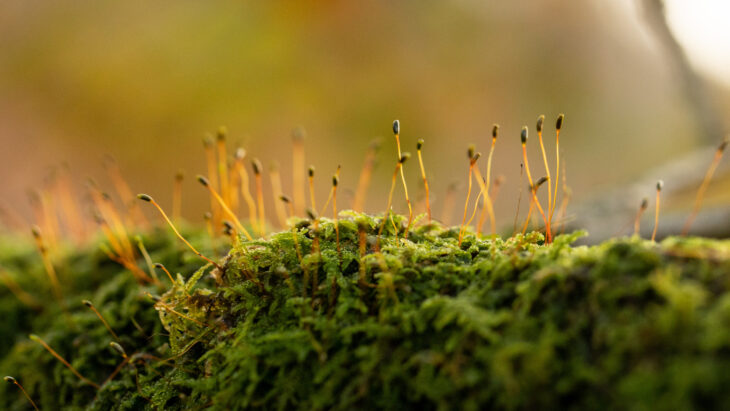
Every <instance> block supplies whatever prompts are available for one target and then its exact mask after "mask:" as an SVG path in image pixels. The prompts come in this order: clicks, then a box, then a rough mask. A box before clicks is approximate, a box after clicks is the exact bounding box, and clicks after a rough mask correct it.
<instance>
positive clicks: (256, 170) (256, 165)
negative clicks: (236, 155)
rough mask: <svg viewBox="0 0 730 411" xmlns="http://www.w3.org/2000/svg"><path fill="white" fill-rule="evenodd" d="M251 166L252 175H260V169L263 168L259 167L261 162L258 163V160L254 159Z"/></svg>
mask: <svg viewBox="0 0 730 411" xmlns="http://www.w3.org/2000/svg"><path fill="white" fill-rule="evenodd" d="M251 165H252V166H253V172H254V174H257V175H258V174H261V169H262V168H264V167H263V166H262V165H261V161H259V159H258V158H254V159H253V160H252V161H251Z"/></svg>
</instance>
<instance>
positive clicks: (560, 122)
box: [555, 113, 565, 131]
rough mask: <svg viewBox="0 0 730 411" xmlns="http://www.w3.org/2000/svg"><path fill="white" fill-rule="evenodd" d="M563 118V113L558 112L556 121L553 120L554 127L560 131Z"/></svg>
mask: <svg viewBox="0 0 730 411" xmlns="http://www.w3.org/2000/svg"><path fill="white" fill-rule="evenodd" d="M563 119H565V114H563V113H560V115H558V119H557V121H555V129H556V130H558V131H560V129H561V128H563Z"/></svg>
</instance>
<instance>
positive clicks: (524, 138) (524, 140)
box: [520, 126, 527, 144]
mask: <svg viewBox="0 0 730 411" xmlns="http://www.w3.org/2000/svg"><path fill="white" fill-rule="evenodd" d="M520 140H521V141H522V144H525V143H527V126H524V127H522V132H521V133H520Z"/></svg>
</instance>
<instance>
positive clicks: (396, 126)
mask: <svg viewBox="0 0 730 411" xmlns="http://www.w3.org/2000/svg"><path fill="white" fill-rule="evenodd" d="M393 134H395V135H398V134H400V120H395V121H393Z"/></svg>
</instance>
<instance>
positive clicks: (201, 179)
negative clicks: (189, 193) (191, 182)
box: [197, 175, 209, 187]
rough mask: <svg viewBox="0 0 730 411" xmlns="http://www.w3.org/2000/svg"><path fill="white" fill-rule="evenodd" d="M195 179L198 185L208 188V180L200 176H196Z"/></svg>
mask: <svg viewBox="0 0 730 411" xmlns="http://www.w3.org/2000/svg"><path fill="white" fill-rule="evenodd" d="M197 179H198V182H199V183H200V184H202V185H203V186H205V187H208V185H209V183H208V179H207V178H205V177H203V176H201V175H198V176H197Z"/></svg>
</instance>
